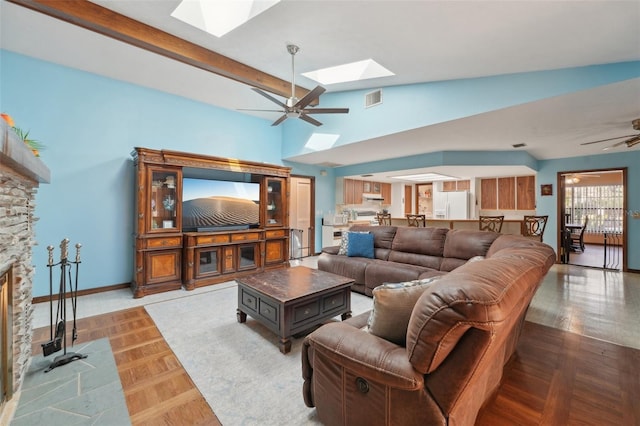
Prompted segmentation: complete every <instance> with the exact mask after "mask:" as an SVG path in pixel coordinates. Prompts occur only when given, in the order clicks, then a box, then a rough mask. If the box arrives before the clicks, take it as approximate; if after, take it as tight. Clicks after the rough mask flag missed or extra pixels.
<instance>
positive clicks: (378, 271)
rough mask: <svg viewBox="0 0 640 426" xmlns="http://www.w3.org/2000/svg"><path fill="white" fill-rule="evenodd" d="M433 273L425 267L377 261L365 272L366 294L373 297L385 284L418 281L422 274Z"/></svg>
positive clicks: (368, 266)
mask: <svg viewBox="0 0 640 426" xmlns="http://www.w3.org/2000/svg"><path fill="white" fill-rule="evenodd" d="M428 271H432V269H429V268H425V267H423V266H417V265H410V264H406V263H396V262H390V261H383V260H377V259H376V260H375V261H374V262H372V263H370V264H369V265H367V269H366V270H365V281H364V282H365V283H366V288H365V294H366V295H368V296H371V295H372V293H371V292H372V290H373V289H374V288H376V287H378V286H380V285H382V284H384V283H398V282H404V281H412V280H417V279H418V278H419V277H420V275H421V274H423V273H425V272H428Z"/></svg>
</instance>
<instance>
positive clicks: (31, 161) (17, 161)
mask: <svg viewBox="0 0 640 426" xmlns="http://www.w3.org/2000/svg"><path fill="white" fill-rule="evenodd" d="M0 165H2V166H3V167H8V168H11V169H13V170H14V171H15V172H18V173H21V174H23V175H24V176H26V177H27V178H29V179H32V180H34V181H35V182H38V183H49V182H51V172H50V171H49V168H48V167H47V166H45V164H44V163H43V162H42V160H41V159H40V158H39V157H36V156H35V155H33V152H31V150H30V149H29V147H28V146H27V145H26V144H25V143H24V142H23V141H22V140H20V138H19V137H18V135H17V134H16V132H14V131H13V129H11V127H9V125H8V124H7V122H6V121H4V120H0Z"/></svg>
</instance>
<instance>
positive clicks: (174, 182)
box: [148, 169, 182, 232]
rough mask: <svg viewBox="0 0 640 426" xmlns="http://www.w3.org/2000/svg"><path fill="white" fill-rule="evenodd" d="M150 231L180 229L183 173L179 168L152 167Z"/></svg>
mask: <svg viewBox="0 0 640 426" xmlns="http://www.w3.org/2000/svg"><path fill="white" fill-rule="evenodd" d="M149 173H150V179H149V181H150V183H151V191H150V195H151V196H150V199H149V207H148V208H149V210H148V211H149V212H150V215H149V217H150V218H151V220H150V229H149V231H157V232H175V231H179V230H180V215H179V210H180V192H179V190H178V189H179V188H178V187H179V186H180V184H181V181H182V176H181V173H180V172H179V171H177V170H172V171H168V170H166V169H150V171H149Z"/></svg>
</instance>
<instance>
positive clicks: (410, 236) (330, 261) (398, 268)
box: [318, 225, 500, 296]
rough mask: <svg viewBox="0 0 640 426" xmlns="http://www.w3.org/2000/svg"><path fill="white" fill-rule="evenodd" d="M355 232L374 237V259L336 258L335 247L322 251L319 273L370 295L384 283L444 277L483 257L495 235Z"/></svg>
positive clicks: (400, 229)
mask: <svg viewBox="0 0 640 426" xmlns="http://www.w3.org/2000/svg"><path fill="white" fill-rule="evenodd" d="M349 230H350V231H354V232H370V233H372V234H373V242H374V252H375V258H374V259H368V258H364V257H348V256H345V255H338V247H325V248H323V249H322V253H321V254H320V256H319V257H318V269H320V270H321V271H327V272H333V273H334V274H338V275H342V276H344V277H349V278H353V279H354V280H355V282H354V284H353V287H352V290H354V291H357V292H359V293H363V294H366V295H367V296H371V295H372V291H373V289H374V288H375V287H377V286H379V285H381V284H383V283H385V282H401V281H410V280H416V279H423V278H428V277H432V276H436V275H443V274H445V273H447V272H450V271H452V270H454V269H455V268H457V267H458V266H461V265H464V264H465V263H466V262H467V261H468V260H469V259H471V258H472V257H475V256H485V255H486V254H487V250H489V247H490V246H491V244H492V243H493V242H494V240H495V239H496V238H498V237H499V236H500V234H497V233H495V232H486V231H469V230H450V229H448V228H416V227H408V226H369V225H354V226H352V227H351V228H350V229H349Z"/></svg>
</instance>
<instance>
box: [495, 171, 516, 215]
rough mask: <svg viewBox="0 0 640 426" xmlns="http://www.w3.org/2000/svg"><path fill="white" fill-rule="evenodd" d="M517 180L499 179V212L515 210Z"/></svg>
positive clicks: (511, 178) (510, 178)
mask: <svg viewBox="0 0 640 426" xmlns="http://www.w3.org/2000/svg"><path fill="white" fill-rule="evenodd" d="M515 208H516V179H515V178H513V177H503V178H498V210H515Z"/></svg>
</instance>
